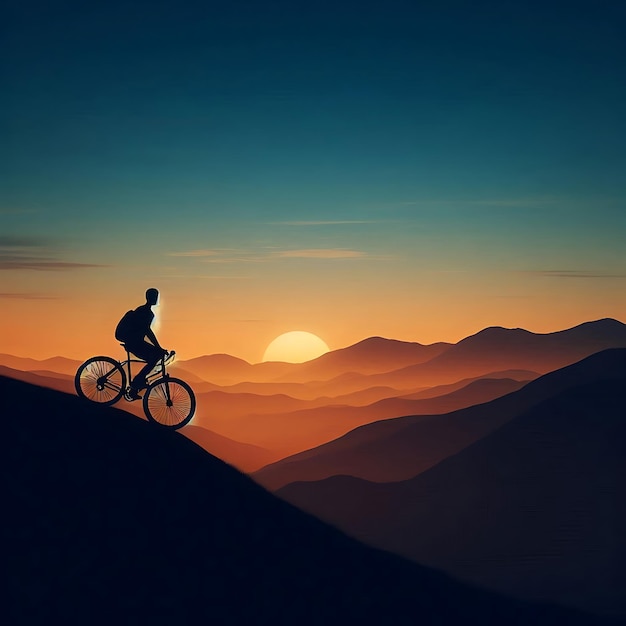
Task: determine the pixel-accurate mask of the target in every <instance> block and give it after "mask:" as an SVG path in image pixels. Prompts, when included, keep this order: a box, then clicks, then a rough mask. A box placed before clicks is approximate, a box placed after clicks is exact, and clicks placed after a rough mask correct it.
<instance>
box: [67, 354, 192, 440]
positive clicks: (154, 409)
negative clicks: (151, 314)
mask: <svg viewBox="0 0 626 626" xmlns="http://www.w3.org/2000/svg"><path fill="white" fill-rule="evenodd" d="M120 345H121V346H122V348H124V349H125V350H126V360H125V361H117V360H115V359H113V358H111V357H109V356H94V357H92V358H90V359H87V361H85V362H84V363H83V364H82V365H81V366H80V367H79V368H78V370H77V371H76V376H75V377H74V386H75V388H76V393H77V394H78V395H79V397H81V398H85V399H86V400H90V401H91V402H97V403H98V404H102V405H105V406H110V405H112V404H115V403H116V402H118V401H119V400H120V399H121V398H122V396H123V397H124V399H125V400H127V401H128V402H132V401H133V399H134V398H132V397H131V396H130V386H129V384H130V381H131V380H132V376H131V365H130V364H131V363H145V361H142V360H141V359H133V358H131V355H130V352H129V351H128V348H127V347H126V346H125V345H124V344H123V343H122V344H120ZM175 355H176V353H175V352H174V351H173V350H172V351H171V352H167V353H165V354H164V355H163V357H162V358H161V360H160V362H159V363H157V365H156V367H155V368H154V369H153V370H152V371H151V372H150V374H148V376H147V377H146V382H147V383H148V387H147V388H146V389H145V390H144V392H143V410H144V413H145V414H146V417H147V418H148V421H149V422H152V423H153V424H157V425H159V426H163V427H166V428H171V429H174V430H178V429H179V428H182V427H183V426H185V425H186V424H188V423H189V422H190V421H191V418H192V417H193V416H194V413H195V410H196V397H195V395H194V393H193V390H192V389H191V387H190V386H189V385H188V384H187V383H186V382H185V381H184V380H180V379H179V378H173V377H172V376H170V375H169V374H168V373H167V372H166V365H167V364H171V363H172V362H173V361H174V358H175ZM125 367H126V369H127V371H128V374H127V373H126V371H124V368H125Z"/></svg>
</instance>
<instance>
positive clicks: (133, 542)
mask: <svg viewBox="0 0 626 626" xmlns="http://www.w3.org/2000/svg"><path fill="white" fill-rule="evenodd" d="M0 393H1V394H2V398H3V403H2V413H3V423H4V432H3V437H2V451H1V452H2V454H1V458H2V461H3V463H4V465H3V468H4V471H3V472H2V482H3V485H2V496H3V498H2V499H3V504H4V505H5V506H4V511H3V514H2V518H1V520H2V521H1V525H2V533H1V534H0V536H2V541H3V545H2V555H3V565H4V568H5V573H6V574H7V575H5V577H4V582H3V591H4V592H5V595H4V597H5V603H4V604H3V611H2V613H3V622H4V623H7V624H53V623H54V624H94V623H103V624H114V623H133V624H139V623H141V624H190V623H191V624H268V625H269V624H273V625H274V624H285V625H287V624H311V625H312V624H320V625H322V624H333V625H334V624H336V625H339V624H359V623H375V624H420V625H421V624H432V625H443V624H455V625H456V624H477V623H480V624H493V625H494V626H495V625H496V624H497V625H498V626H500V625H502V624H533V625H547V624H550V625H552V626H556V625H557V624H558V625H560V624H569V625H575V624H581V625H582V624H601V623H604V622H602V621H600V620H597V619H594V618H591V617H585V616H581V615H580V614H577V613H573V612H562V611H560V610H558V609H555V608H547V607H543V608H540V607H534V606H530V605H525V604H521V603H516V602H513V601H510V600H507V599H504V598H501V597H498V596H495V595H491V594H489V593H487V592H482V591H479V590H478V589H472V588H470V587H466V586H463V585H461V584H458V583H455V582H454V581H453V580H452V579H450V578H448V577H447V576H445V575H441V574H438V573H436V572H434V571H431V570H428V569H426V568H423V567H420V566H417V565H413V564H410V563H409V562H406V561H403V560H401V559H399V558H398V557H394V556H392V555H389V554H386V553H382V552H377V551H375V550H372V549H369V548H366V547H364V546H363V545H361V544H359V543H357V542H355V541H353V540H351V539H349V538H347V537H346V536H344V535H343V534H341V533H340V532H338V531H336V530H334V529H332V528H330V527H328V526H325V525H324V524H322V523H321V522H319V521H317V520H315V519H314V518H312V517H309V516H308V515H306V514H304V513H301V512H299V511H297V510H296V509H294V508H292V507H291V506H290V505H288V504H286V503H284V502H281V501H280V500H278V499H276V498H274V497H273V496H271V495H270V494H268V493H267V492H265V491H264V490H263V489H262V488H260V487H259V486H258V485H256V484H255V483H253V482H252V481H251V480H250V479H248V478H247V477H246V476H244V475H243V474H240V473H239V472H237V471H236V470H234V469H233V468H231V467H229V466H227V465H225V464H224V463H222V462H221V461H218V460H217V459H216V458H214V457H212V456H210V455H208V454H207V453H206V452H204V451H203V450H202V449H201V448H199V447H198V446H197V445H195V444H194V443H192V442H191V441H189V440H188V439H186V438H185V437H183V436H181V435H180V434H179V433H176V432H171V431H166V430H161V429H157V428H156V427H153V426H151V425H150V424H149V423H148V422H145V421H142V420H139V419H137V418H135V417H134V416H132V415H129V414H128V413H125V412H123V411H118V410H115V409H108V408H104V407H99V406H93V405H89V404H87V403H85V402H84V401H82V400H80V399H79V398H77V397H72V396H68V395H64V394H61V393H59V392H56V391H52V390H48V389H43V388H38V387H33V386H31V385H28V384H26V383H23V382H21V381H16V380H10V379H6V378H0Z"/></svg>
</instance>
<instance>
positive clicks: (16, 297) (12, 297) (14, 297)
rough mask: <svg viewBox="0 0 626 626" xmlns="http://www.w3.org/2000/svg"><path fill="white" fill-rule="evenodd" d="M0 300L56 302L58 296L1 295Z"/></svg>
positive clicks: (40, 294) (31, 294)
mask: <svg viewBox="0 0 626 626" xmlns="http://www.w3.org/2000/svg"><path fill="white" fill-rule="evenodd" d="M0 299H6V300H58V296H51V295H47V294H43V293H17V292H16V293H6V292H5V293H1V292H0Z"/></svg>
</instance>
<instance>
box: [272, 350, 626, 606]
mask: <svg viewBox="0 0 626 626" xmlns="http://www.w3.org/2000/svg"><path fill="white" fill-rule="evenodd" d="M587 361H590V362H591V363H595V364H596V365H597V366H598V373H599V374H600V375H601V372H602V371H603V369H602V365H605V366H606V364H607V361H608V362H612V363H613V365H614V367H615V369H616V371H618V370H619V371H621V372H622V373H624V372H626V351H625V350H615V351H610V352H608V353H606V352H605V353H601V354H598V355H595V358H593V357H592V358H591V359H588V360H587ZM579 365H581V364H579ZM587 365H589V363H587ZM604 372H605V373H606V370H604ZM555 374H556V373H555ZM624 382H625V379H624V378H621V379H620V378H618V377H613V378H612V377H607V378H604V379H602V378H601V377H600V378H599V379H596V380H593V381H589V382H587V383H585V382H583V381H581V383H580V384H578V385H576V386H575V387H572V388H570V389H567V390H565V391H561V392H559V393H556V394H555V395H553V396H552V397H550V398H548V399H546V400H544V401H543V402H541V403H540V404H538V405H536V406H534V407H532V408H531V409H529V410H527V411H525V412H524V413H523V414H521V415H519V416H518V417H516V418H515V419H513V420H511V421H510V422H508V423H507V424H505V425H504V426H502V427H501V428H500V429H498V430H496V431H495V432H493V433H492V434H490V435H488V436H487V437H485V438H484V439H482V440H480V441H478V442H476V443H475V444H473V445H471V446H469V447H468V448H466V449H465V450H463V451H461V452H459V453H458V454H456V455H454V456H452V457H450V458H448V459H446V460H444V461H442V462H441V463H440V464H438V465H436V466H435V467H433V468H432V469H430V470H428V471H426V472H424V473H422V474H420V475H419V476H416V477H415V478H412V479H410V480H406V481H403V482H397V483H378V484H376V483H371V482H367V481H363V480H358V479H354V478H350V477H346V476H344V477H334V478H329V479H327V480H325V481H321V482H318V483H295V484H292V485H289V486H287V487H286V488H285V489H283V490H281V491H279V492H278V493H279V494H280V495H282V496H283V497H285V498H286V499H287V500H289V501H290V502H293V503H296V504H299V505H300V506H301V507H303V508H304V509H305V510H307V511H312V512H315V513H316V514H317V515H319V516H320V517H321V518H322V519H324V520H327V521H329V522H331V523H334V524H336V525H338V526H339V527H340V528H343V529H344V530H346V531H347V532H350V533H351V534H353V535H354V536H356V537H359V538H361V539H363V540H365V541H366V542H368V543H370V544H371V545H374V546H377V547H381V548H384V549H387V550H391V551H393V552H396V553H398V554H401V555H404V556H407V557H410V558H412V559H415V560H416V561H418V562H420V563H427V564H429V565H432V566H434V567H438V568H441V569H444V570H445V571H447V572H450V573H452V574H454V575H455V576H459V577H461V578H463V579H465V580H468V581H472V582H474V583H476V584H480V585H484V586H487V587H489V588H491V589H495V590H499V591H502V592H506V593H510V594H514V595H517V596H519V597H523V598H526V599H534V600H539V599H541V600H545V601H547V600H550V601H553V602H560V603H563V604H564V605H569V606H576V607H579V608H585V609H587V610H593V611H598V612H606V613H616V614H621V615H624V616H626V566H625V563H626V531H625V529H626V500H625V499H624V479H625V478H626V401H625V399H624V389H625V388H626V386H625V384H624Z"/></svg>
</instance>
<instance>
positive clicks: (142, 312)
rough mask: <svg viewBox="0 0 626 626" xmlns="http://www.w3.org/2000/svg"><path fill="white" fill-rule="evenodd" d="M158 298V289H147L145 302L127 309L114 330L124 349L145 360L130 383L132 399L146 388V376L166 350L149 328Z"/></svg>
mask: <svg viewBox="0 0 626 626" xmlns="http://www.w3.org/2000/svg"><path fill="white" fill-rule="evenodd" d="M158 300H159V291H158V289H154V288H151V289H148V290H147V291H146V303H145V304H142V305H141V306H138V307H137V308H136V309H134V310H131V311H128V313H126V315H124V317H123V318H122V319H121V320H120V323H119V324H118V326H117V328H116V330H115V337H116V339H118V340H119V341H123V342H124V344H125V347H126V350H128V352H132V353H133V354H134V355H135V356H136V357H137V358H139V359H141V360H143V361H145V362H146V365H145V367H143V369H142V370H141V371H140V372H139V373H138V374H137V375H136V376H135V377H134V378H133V380H132V381H131V383H130V392H129V395H130V397H131V398H132V399H133V400H138V399H139V398H141V396H140V395H139V390H140V389H145V388H146V386H147V383H146V376H147V375H148V374H149V373H150V372H151V371H152V369H153V368H154V367H155V366H156V364H157V362H158V361H159V359H160V358H161V357H162V356H163V355H164V354H165V353H166V352H167V350H164V349H163V348H162V347H161V345H160V344H159V341H158V339H157V338H156V335H155V334H154V332H153V331H152V329H151V328H150V326H151V325H152V321H153V320H154V313H153V312H152V307H153V306H155V305H156V304H157V302H158ZM146 337H147V338H148V339H149V340H150V341H151V342H152V343H148V342H147V341H146V340H145V338H146Z"/></svg>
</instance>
